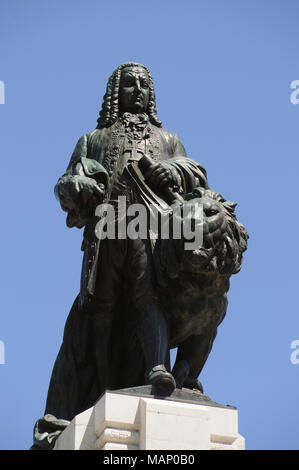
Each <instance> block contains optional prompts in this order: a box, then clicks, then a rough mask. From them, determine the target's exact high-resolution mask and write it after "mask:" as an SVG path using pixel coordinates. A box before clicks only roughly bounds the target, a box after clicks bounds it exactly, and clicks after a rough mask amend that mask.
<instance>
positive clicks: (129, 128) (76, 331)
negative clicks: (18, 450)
mask: <svg viewBox="0 0 299 470" xmlns="http://www.w3.org/2000/svg"><path fill="white" fill-rule="evenodd" d="M145 156H146V157H148V160H149V162H150V164H149V165H147V169H146V179H145V182H143V183H144V184H143V186H142V187H141V186H140V185H138V182H137V183H136V180H134V177H132V174H130V171H129V169H130V165H131V164H133V163H136V162H137V163H138V162H139V161H140V160H141V159H142V157H145ZM196 187H202V188H208V184H207V177H206V172H205V170H204V168H203V167H202V166H201V165H200V164H199V163H197V162H196V161H194V160H192V159H189V158H187V157H186V152H185V149H184V146H183V145H182V143H181V141H180V140H179V138H178V136H177V135H176V134H174V133H172V132H169V131H167V130H164V129H163V128H162V125H161V122H160V120H159V119H158V117H157V114H156V103H155V94H154V87H153V81H152V77H151V74H150V72H149V70H148V69H147V68H146V67H145V66H143V65H141V64H138V63H126V64H123V65H121V66H119V67H118V68H117V69H116V70H115V71H114V72H113V74H112V75H111V77H110V78H109V81H108V85H107V90H106V94H105V96H104V101H103V105H102V109H101V111H100V115H99V119H98V126H97V128H96V129H95V130H93V131H91V132H89V133H87V134H85V135H83V136H82V137H81V138H80V139H79V141H78V143H77V145H76V147H75V150H74V152H73V154H72V157H71V160H70V163H69V165H68V167H67V170H66V173H65V174H64V175H63V176H62V177H61V178H60V179H59V181H58V183H57V185H56V187H55V194H56V196H57V197H58V199H59V201H60V203H61V207H62V209H63V210H65V211H66V212H67V225H68V226H69V227H73V226H76V227H78V228H81V227H83V226H84V227H85V229H84V237H83V244H82V249H83V251H84V258H83V266H82V274H81V292H80V294H79V295H78V297H77V299H76V300H75V302H74V304H73V307H72V309H71V312H70V314H69V317H68V319H67V323H66V326H65V331H64V338H63V343H62V346H61V349H60V351H59V354H58V357H57V359H56V362H55V365H54V369H53V373H52V377H51V382H50V387H49V392H48V398H47V405H46V411H45V413H46V414H47V415H52V416H54V417H55V418H57V419H58V420H71V419H72V418H73V417H74V416H75V415H76V414H78V413H80V412H81V411H83V410H85V409H87V408H89V407H90V406H92V405H93V404H94V402H95V401H96V400H97V399H98V398H99V396H100V395H101V393H103V392H104V391H105V390H106V389H120V388H127V387H132V386H137V385H144V384H151V385H153V386H155V387H157V388H162V389H164V390H168V391H169V393H171V391H172V390H173V389H174V388H175V386H176V382H175V378H174V377H173V375H172V374H171V373H170V369H169V340H168V327H167V323H166V320H165V316H164V314H163V311H162V310H161V308H160V306H159V302H158V298H157V292H156V277H157V273H156V272H155V267H154V265H153V260H152V258H153V256H152V251H153V240H152V239H151V236H150V234H148V236H147V237H146V238H145V239H140V238H138V239H129V238H126V239H117V238H116V239H114V240H111V239H108V238H106V239H104V240H99V239H98V238H97V237H96V235H95V224H96V221H97V218H96V217H95V215H94V214H95V208H96V207H97V205H98V204H100V203H101V202H103V201H106V202H110V203H112V204H114V203H115V201H117V199H118V197H119V196H120V195H122V196H125V198H126V201H127V204H132V203H136V202H138V203H141V204H144V205H147V204H148V203H149V202H153V203H154V204H155V205H156V206H157V207H158V208H159V207H162V206H163V201H165V200H166V201H167V203H171V202H172V201H171V200H170V199H171V197H170V196H171V192H173V193H176V194H179V195H184V194H186V193H190V192H191V191H193V189H194V188H196ZM160 202H161V204H160ZM161 210H162V209H161ZM53 419H54V418H53Z"/></svg>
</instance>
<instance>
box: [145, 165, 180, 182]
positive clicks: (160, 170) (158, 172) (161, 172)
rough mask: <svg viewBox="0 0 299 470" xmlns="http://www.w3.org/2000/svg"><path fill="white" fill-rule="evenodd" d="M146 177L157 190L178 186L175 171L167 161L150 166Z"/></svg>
mask: <svg viewBox="0 0 299 470" xmlns="http://www.w3.org/2000/svg"><path fill="white" fill-rule="evenodd" d="M146 177H147V179H148V181H149V182H150V183H152V184H153V185H154V186H156V187H157V188H164V187H167V186H168V187H173V186H178V185H179V181H178V173H177V170H176V169H175V168H174V167H173V166H172V165H171V164H170V163H168V162H167V161H164V162H159V163H155V164H154V165H151V166H150V167H149V168H148V169H147V173H146Z"/></svg>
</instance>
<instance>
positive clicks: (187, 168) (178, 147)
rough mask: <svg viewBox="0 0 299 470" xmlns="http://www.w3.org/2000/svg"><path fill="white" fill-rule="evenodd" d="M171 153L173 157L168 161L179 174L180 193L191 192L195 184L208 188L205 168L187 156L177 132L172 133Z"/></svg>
mask: <svg viewBox="0 0 299 470" xmlns="http://www.w3.org/2000/svg"><path fill="white" fill-rule="evenodd" d="M172 155H173V157H172V158H170V159H169V160H168V162H169V163H170V164H171V165H172V166H173V168H175V170H176V171H177V173H178V175H179V182H180V185H181V192H182V193H189V192H192V191H193V189H194V188H196V187H197V186H201V187H203V188H205V189H208V187H209V186H208V178H207V172H206V170H205V168H204V167H203V166H202V165H200V164H199V163H198V162H197V161H196V160H193V159H192V158H188V157H187V155H186V150H185V147H184V145H183V144H182V142H181V141H180V139H179V137H178V136H177V134H173V141H172Z"/></svg>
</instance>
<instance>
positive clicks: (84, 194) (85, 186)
mask: <svg viewBox="0 0 299 470" xmlns="http://www.w3.org/2000/svg"><path fill="white" fill-rule="evenodd" d="M72 184H73V191H74V192H75V194H76V195H77V196H80V198H81V199H82V200H83V202H84V203H86V202H87V201H89V200H90V198H94V199H95V200H96V201H97V202H102V201H103V199H104V196H105V187H104V185H103V184H98V183H97V182H96V181H95V180H94V179H92V178H88V177H86V176H74V177H73V180H72Z"/></svg>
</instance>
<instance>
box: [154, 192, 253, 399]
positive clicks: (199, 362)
mask: <svg viewBox="0 0 299 470" xmlns="http://www.w3.org/2000/svg"><path fill="white" fill-rule="evenodd" d="M185 200H186V201H187V202H186V203H187V204H190V203H191V204H194V206H196V205H198V204H201V205H202V214H203V220H202V230H203V240H202V246H200V247H198V248H197V249H195V250H192V251H189V250H185V249H184V243H185V240H184V239H177V240H174V239H170V240H161V239H160V240H158V241H157V244H156V247H155V264H156V268H157V269H156V272H157V273H159V276H158V284H159V293H160V303H161V307H162V310H163V312H164V314H165V316H166V318H167V322H168V326H169V338H170V349H172V348H175V347H177V348H178V350H177V357H176V361H175V365H174V368H173V370H172V374H173V375H174V377H175V379H176V383H177V387H178V388H182V387H186V388H191V389H192V388H195V389H198V390H200V391H203V390H202V385H201V383H200V382H199V381H198V380H197V377H198V376H199V374H200V372H201V370H202V368H203V366H204V364H205V362H206V360H207V358H208V355H209V353H210V351H211V348H212V345H213V341H214V339H215V337H216V334H217V328H218V326H219V324H220V323H221V322H222V320H223V319H224V317H225V314H226V310H227V305H228V301H227V292H228V290H229V286H230V281H229V279H230V276H231V275H232V274H236V273H238V272H239V271H240V269H241V264H242V255H243V253H244V251H245V250H246V249H247V240H248V238H249V235H248V233H247V231H246V229H245V227H244V226H243V225H242V224H241V223H240V222H238V220H237V218H236V216H235V212H234V211H235V207H236V205H237V203H235V202H230V201H226V200H225V199H224V198H223V197H222V196H221V195H220V194H219V193H217V192H216V191H213V190H210V189H203V188H198V189H196V190H194V191H193V193H192V194H189V195H187V196H185Z"/></svg>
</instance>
